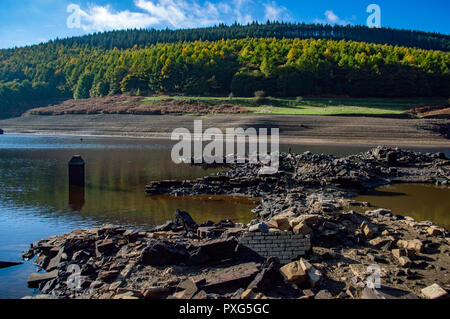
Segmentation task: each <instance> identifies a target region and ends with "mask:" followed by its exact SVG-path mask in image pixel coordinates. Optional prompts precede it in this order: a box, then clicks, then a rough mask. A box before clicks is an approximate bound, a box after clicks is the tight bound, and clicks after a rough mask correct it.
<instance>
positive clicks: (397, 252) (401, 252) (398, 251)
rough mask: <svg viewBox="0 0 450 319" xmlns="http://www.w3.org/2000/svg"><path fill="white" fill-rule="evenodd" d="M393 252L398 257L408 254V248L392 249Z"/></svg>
mask: <svg viewBox="0 0 450 319" xmlns="http://www.w3.org/2000/svg"><path fill="white" fill-rule="evenodd" d="M391 253H392V255H394V257H395V258H397V259H398V258H400V257H403V256H408V250H406V249H392V251H391Z"/></svg>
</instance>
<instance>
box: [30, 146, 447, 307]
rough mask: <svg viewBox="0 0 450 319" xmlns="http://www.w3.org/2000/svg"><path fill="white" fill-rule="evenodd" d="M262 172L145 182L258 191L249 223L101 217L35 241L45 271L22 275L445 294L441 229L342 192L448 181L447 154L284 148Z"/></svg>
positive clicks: (144, 288) (163, 288) (102, 290)
mask: <svg viewBox="0 0 450 319" xmlns="http://www.w3.org/2000/svg"><path fill="white" fill-rule="evenodd" d="M260 168H261V166H260V165H259V164H248V163H246V164H237V165H233V166H232V167H230V169H229V170H227V171H225V172H222V173H218V174H217V175H214V176H207V177H205V178H201V179H197V180H194V181H182V182H180V181H160V182H154V183H151V184H150V185H148V187H147V188H146V191H147V193H148V194H171V195H175V196H190V195H198V194H233V195H236V194H239V195H243V196H249V197H254V198H258V199H260V203H261V204H260V205H259V206H258V207H257V208H256V209H255V210H254V211H253V213H255V220H253V221H252V222H250V223H249V224H248V225H243V224H235V223H233V222H232V221H222V222H219V223H217V224H214V223H212V222H208V223H205V224H202V225H198V224H197V223H196V222H195V221H194V220H193V219H192V218H191V216H190V215H189V214H188V213H187V212H182V211H177V212H176V213H175V218H174V220H173V221H169V222H167V223H166V224H164V225H160V226H157V227H155V228H154V229H152V230H148V231H134V230H127V229H124V228H122V227H120V226H112V225H110V226H104V227H102V228H97V229H87V230H81V229H78V230H74V231H73V232H72V233H70V234H64V235H61V236H53V237H50V238H48V239H43V240H41V241H39V242H36V243H33V244H32V245H31V248H30V250H29V251H27V252H25V253H24V258H25V259H30V258H33V257H34V256H35V255H37V256H38V257H37V258H36V260H35V264H36V265H37V266H39V267H40V268H41V269H42V270H43V271H42V272H39V273H36V274H32V275H31V276H30V278H29V280H28V282H29V285H30V286H31V287H36V288H39V290H40V292H41V295H38V296H35V297H33V298H94V299H97V298H101V299H110V298H113V299H155V298H156V299H160V298H178V299H211V298H213V299H223V298H226V299H230V298H232V299H250V298H256V299H260V298H296V299H297V298H298V299H311V298H316V299H330V298H342V299H359V298H363V299H373V298H376V299H391V298H427V299H438V298H447V297H448V292H447V290H448V289H449V288H450V285H449V275H450V270H449V269H448V265H450V237H449V233H448V231H447V230H446V229H444V228H441V227H439V226H437V225H434V224H433V223H432V222H429V221H415V220H413V219H412V218H410V217H403V216H398V215H395V212H391V211H389V210H386V209H371V208H370V203H359V202H355V201H353V200H351V199H349V198H351V197H352V196H355V195H357V194H360V193H362V192H364V191H366V190H368V189H371V188H373V187H376V186H379V185H383V184H389V183H411V182H421V183H435V184H439V185H449V182H450V181H449V177H450V174H449V172H450V161H449V160H448V159H446V157H445V156H444V154H421V153H416V152H410V151H403V150H399V149H393V148H383V147H378V148H376V149H374V150H371V151H369V152H367V153H363V154H358V155H353V156H349V157H345V158H335V157H333V156H328V155H315V154H312V153H309V152H307V153H304V154H300V155H296V154H281V156H280V171H279V173H277V174H276V175H261V174H258V172H259V170H260ZM357 211H358V212H357ZM44 270H45V271H44ZM378 284H380V286H379V285H378ZM373 285H375V286H373Z"/></svg>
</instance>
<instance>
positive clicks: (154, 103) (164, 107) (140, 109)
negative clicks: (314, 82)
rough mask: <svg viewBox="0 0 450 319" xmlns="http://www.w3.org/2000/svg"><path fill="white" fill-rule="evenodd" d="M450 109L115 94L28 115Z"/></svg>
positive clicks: (412, 102) (427, 112)
mask: <svg viewBox="0 0 450 319" xmlns="http://www.w3.org/2000/svg"><path fill="white" fill-rule="evenodd" d="M449 110H450V108H449V106H448V104H447V101H445V100H439V99H369V98H304V99H303V98H272V97H268V98H263V99H261V98H260V99H259V100H256V99H255V98H229V97H186V96H151V97H137V96H128V95H114V96H106V97H103V98H90V99H79V100H67V101H64V102H62V103H60V104H57V105H53V106H48V107H42V108H35V109H31V110H29V111H27V112H26V115H63V114H135V115H164V114H173V115H182V114H184V115H189V114H190V115H218V114H245V113H252V114H257V115H261V114H266V115H267V114H268V115H354V116H361V115H367V116H370V115H372V116H402V115H404V116H405V117H406V116H408V115H410V116H413V117H414V116H416V117H428V116H437V117H441V118H448V114H449V112H448V111H449Z"/></svg>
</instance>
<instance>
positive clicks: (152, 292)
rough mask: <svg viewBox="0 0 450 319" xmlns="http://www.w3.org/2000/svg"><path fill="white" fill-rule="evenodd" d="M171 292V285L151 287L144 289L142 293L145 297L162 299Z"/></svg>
mask: <svg viewBox="0 0 450 319" xmlns="http://www.w3.org/2000/svg"><path fill="white" fill-rule="evenodd" d="M170 293H171V289H170V288H169V287H150V288H148V289H146V290H144V291H143V293H142V295H143V296H144V298H145V299H162V298H164V297H167V296H168V295H169V294H170Z"/></svg>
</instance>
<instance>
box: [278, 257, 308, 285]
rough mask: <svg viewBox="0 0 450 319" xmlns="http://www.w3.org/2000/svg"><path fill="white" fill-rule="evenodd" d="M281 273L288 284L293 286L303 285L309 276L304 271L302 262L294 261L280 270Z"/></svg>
mask: <svg viewBox="0 0 450 319" xmlns="http://www.w3.org/2000/svg"><path fill="white" fill-rule="evenodd" d="M280 272H281V274H282V275H283V277H284V278H285V280H286V282H288V283H291V284H301V283H303V282H304V281H306V279H307V275H306V273H305V271H304V270H303V268H302V266H301V264H300V261H294V262H292V263H290V264H287V265H285V266H283V267H281V268H280Z"/></svg>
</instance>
